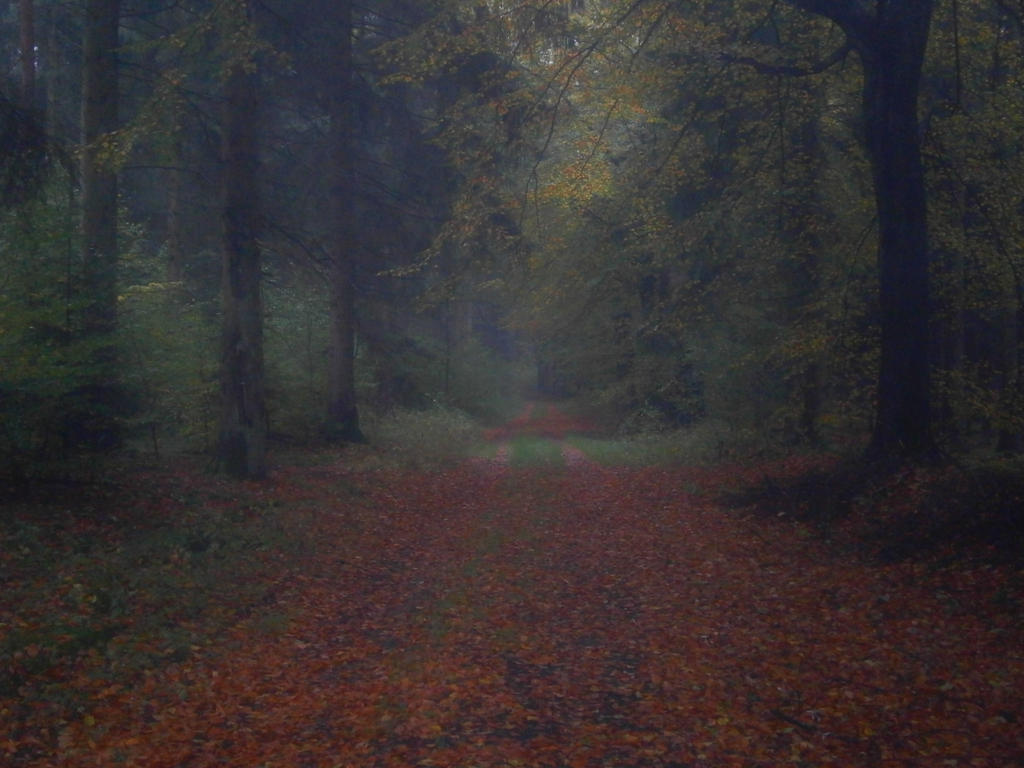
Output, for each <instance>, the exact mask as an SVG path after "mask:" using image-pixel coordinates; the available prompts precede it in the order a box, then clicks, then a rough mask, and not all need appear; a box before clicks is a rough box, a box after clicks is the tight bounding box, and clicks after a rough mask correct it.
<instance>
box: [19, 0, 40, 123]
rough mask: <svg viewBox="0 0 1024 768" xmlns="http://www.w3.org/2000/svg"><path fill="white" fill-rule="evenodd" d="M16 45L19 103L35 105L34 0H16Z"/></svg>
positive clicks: (30, 106)
mask: <svg viewBox="0 0 1024 768" xmlns="http://www.w3.org/2000/svg"><path fill="white" fill-rule="evenodd" d="M18 30H19V35H18V47H19V49H20V50H19V54H20V58H21V103H22V105H23V106H24V107H25V108H26V109H34V108H35V106H36V22H35V2H34V0H18Z"/></svg>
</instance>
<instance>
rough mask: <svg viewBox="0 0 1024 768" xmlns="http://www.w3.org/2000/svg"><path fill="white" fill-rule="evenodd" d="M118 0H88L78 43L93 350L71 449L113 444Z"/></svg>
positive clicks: (86, 314)
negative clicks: (106, 147) (105, 151)
mask: <svg viewBox="0 0 1024 768" xmlns="http://www.w3.org/2000/svg"><path fill="white" fill-rule="evenodd" d="M120 10H121V9H120V2H119V0H89V1H88V3H87V4H86V10H85V29H84V37H83V44H82V145H83V146H82V155H81V157H82V159H81V184H82V219H81V221H82V227H81V228H82V268H83V269H82V291H83V294H84V302H83V308H82V316H81V323H80V328H79V330H80V332H81V334H82V335H83V337H85V338H87V339H89V340H90V344H92V345H93V347H94V352H92V353H91V359H90V361H89V368H90V369H91V371H92V374H91V375H90V376H89V377H88V378H89V381H88V383H86V384H85V385H84V386H83V388H82V390H81V391H80V392H79V393H78V396H79V402H78V404H77V405H76V406H75V409H76V410H78V409H81V411H82V412H81V413H76V414H74V415H72V416H70V418H69V422H68V439H69V441H70V442H71V443H72V444H73V445H74V446H76V447H87V448H110V447H114V446H116V445H117V444H118V443H119V442H120V432H119V428H118V421H117V416H118V410H119V408H120V407H121V406H122V403H121V398H122V395H123V393H122V392H121V390H120V387H119V384H118V377H117V373H116V371H117V350H116V346H115V343H114V338H113V334H114V331H115V330H116V329H117V172H116V171H115V170H114V168H113V167H112V166H111V164H110V162H109V159H108V158H104V157H103V155H102V152H101V149H100V143H101V139H102V138H103V137H104V136H107V135H109V134H111V133H113V132H114V131H115V130H117V127H118V82H117V75H118V71H117V46H118V26H119V21H120Z"/></svg>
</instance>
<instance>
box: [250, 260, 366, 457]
mask: <svg viewBox="0 0 1024 768" xmlns="http://www.w3.org/2000/svg"><path fill="white" fill-rule="evenodd" d="M264 306H265V312H266V321H265V324H264V357H265V365H266V377H267V408H268V409H269V411H270V429H271V432H272V433H275V434H285V435H288V436H290V437H293V438H299V439H302V440H306V441H309V440H313V439H315V438H316V437H317V435H318V434H319V430H320V427H321V425H322V423H323V419H324V412H325V409H326V402H327V400H326V397H327V350H328V346H329V344H330V341H329V338H328V327H327V320H328V317H329V307H328V297H327V291H326V288H325V285H324V283H323V282H322V281H318V280H315V279H313V278H310V276H308V275H304V274H302V273H299V274H293V275H288V274H282V275H280V276H279V275H277V274H273V277H272V279H268V280H266V281H265V289H264ZM356 364H357V370H358V371H359V374H360V375H362V374H363V369H364V366H363V365H362V359H361V356H357V363H356Z"/></svg>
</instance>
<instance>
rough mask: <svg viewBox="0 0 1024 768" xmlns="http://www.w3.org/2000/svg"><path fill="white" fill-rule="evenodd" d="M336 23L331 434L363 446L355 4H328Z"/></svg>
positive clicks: (332, 47) (330, 103)
mask: <svg viewBox="0 0 1024 768" xmlns="http://www.w3.org/2000/svg"><path fill="white" fill-rule="evenodd" d="M328 7H329V8H330V11H329V13H328V14H327V16H326V18H325V20H328V21H330V22H333V23H332V24H331V28H332V30H333V32H334V39H332V40H331V41H330V44H329V45H328V46H327V54H328V55H327V57H326V66H325V67H324V74H325V75H326V78H327V94H326V99H327V112H328V119H329V120H330V129H329V130H330V134H329V147H328V156H327V158H326V161H327V165H326V173H327V175H328V184H329V187H328V204H329V212H330V213H329V216H330V219H329V232H328V258H329V263H328V267H327V272H328V284H329V286H330V293H331V317H330V340H331V344H330V350H329V352H328V361H327V428H326V433H327V435H328V437H329V438H331V439H333V440H345V441H356V442H359V441H363V440H365V438H364V436H363V433H362V431H361V430H360V429H359V409H358V406H357V403H356V385H355V362H356V360H355V286H354V283H353V281H354V277H355V255H356V244H357V239H356V231H357V225H356V218H355V217H356V211H355V206H354V192H355V178H354V175H353V167H354V160H353V154H354V149H355V142H354V118H355V73H354V69H353V61H352V3H351V0H338V1H337V2H332V3H328Z"/></svg>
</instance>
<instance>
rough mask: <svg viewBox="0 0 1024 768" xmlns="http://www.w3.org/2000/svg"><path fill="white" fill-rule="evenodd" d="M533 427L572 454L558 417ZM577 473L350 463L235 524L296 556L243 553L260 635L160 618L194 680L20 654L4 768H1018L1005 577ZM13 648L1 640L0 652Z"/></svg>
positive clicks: (1018, 703) (1008, 579)
mask: <svg viewBox="0 0 1024 768" xmlns="http://www.w3.org/2000/svg"><path fill="white" fill-rule="evenodd" d="M535 418H536V419H543V418H544V415H543V414H541V415H540V416H537V417H535ZM523 421H524V423H525V424H530V425H531V428H532V429H534V431H535V432H536V433H537V434H541V435H546V434H550V435H553V436H555V437H556V439H557V437H558V436H560V434H564V430H563V426H564V424H563V422H564V419H563V420H562V422H560V423H559V424H558V425H556V426H552V427H550V428H547V427H545V425H543V424H541V425H539V426H538V425H536V424H535V423H533V422H532V421H531V420H530V419H529V418H525V419H524V420H523ZM508 434H510V433H509V432H506V433H502V434H499V435H497V436H496V439H498V440H504V439H507V437H508ZM503 455H506V454H504V453H502V452H500V451H499V453H498V456H499V457H501V456H503ZM565 455H566V457H567V458H568V459H569V461H567V462H566V463H565V464H564V465H560V466H552V465H550V464H545V465H544V466H534V467H531V466H519V465H510V464H508V463H507V461H503V460H500V458H499V460H494V461H486V462H481V461H467V462H465V463H462V464H460V465H457V466H452V467H449V468H447V469H444V470H440V471H433V472H423V471H405V470H402V469H399V468H394V467H392V468H387V467H375V468H373V469H371V470H366V471H364V470H360V469H358V468H353V467H351V466H347V465H346V464H345V462H344V460H343V459H342V460H337V461H335V462H333V463H330V462H326V463H320V464H319V465H317V466H294V467H282V468H280V469H279V470H278V471H277V472H276V473H275V475H274V477H273V479H272V480H271V481H270V483H268V484H267V485H265V486H260V487H251V488H246V489H244V490H243V491H241V492H238V493H236V494H235V495H234V496H232V497H230V498H228V497H224V496H222V497H220V499H219V501H217V502H216V503H218V504H220V505H222V506H223V507H225V508H229V509H232V510H235V511H236V512H240V513H244V512H245V510H246V509H249V510H252V509H257V510H263V511H262V512H259V514H264V515H265V514H268V513H266V510H267V509H270V510H272V516H273V517H274V519H276V520H278V521H279V523H280V524H282V525H284V526H286V527H292V528H295V529H301V531H302V535H301V546H296V547H293V548H292V549H291V550H290V551H285V552H282V551H280V550H274V549H273V548H265V549H262V550H260V551H259V552H256V553H254V555H253V556H254V557H255V558H256V559H258V560H259V561H260V563H261V564H260V566H259V567H258V568H250V569H248V570H247V571H246V572H245V573H238V574H237V579H238V588H239V589H240V590H242V589H243V588H244V589H245V590H246V594H247V595H249V596H250V597H249V598H247V600H248V603H247V605H248V606H249V607H248V608H247V609H246V610H238V611H234V612H233V611H232V610H230V609H231V589H227V590H224V591H223V592H218V593H217V594H216V595H215V596H214V598H213V601H214V603H215V605H214V606H213V607H212V608H209V609H208V610H206V611H205V612H203V613H201V614H198V615H196V616H193V617H189V616H180V615H176V616H173V617H168V621H173V622H175V623H177V625H178V626H179V628H180V629H182V630H183V631H182V633H181V637H180V639H179V642H178V645H177V646H176V648H177V651H178V652H176V653H164V652H159V653H158V652H155V651H154V652H150V653H149V655H148V656H145V658H146V659H147V661H146V662H145V663H139V664H137V665H135V666H131V665H127V664H125V663H122V664H121V666H120V667H117V668H115V667H113V666H112V665H111V663H110V659H111V658H113V657H115V654H114V650H115V649H117V648H122V649H123V648H126V647H134V648H136V649H137V652H138V653H139V654H144V653H145V652H147V648H148V647H149V646H150V645H153V644H154V643H155V642H156V639H155V638H152V637H147V636H145V635H142V634H140V633H139V632H138V631H136V628H137V627H140V626H144V621H143V620H142V618H141V617H140V616H139V615H137V614H136V613H133V610H132V609H125V610H124V611H123V612H122V613H121V614H120V615H119V617H118V621H117V622H112V623H111V626H110V627H109V629H108V636H107V637H105V638H96V639H95V641H94V642H92V643H89V644H85V645H82V646H81V648H80V649H76V650H75V652H73V653H72V652H70V651H69V652H68V653H66V654H65V655H64V657H63V658H61V659H60V660H59V662H56V663H53V664H52V665H48V666H37V667H32V665H31V664H29V663H28V661H29V660H30V657H31V656H32V654H33V653H35V654H36V655H38V654H40V653H43V654H45V653H46V650H45V648H41V647H39V645H40V643H43V644H45V643H46V642H59V640H55V639H54V638H45V637H44V638H41V639H40V640H39V641H37V642H35V643H33V644H29V645H27V646H25V647H22V648H19V649H18V650H17V651H12V652H11V653H10V654H8V657H5V658H4V661H5V663H6V664H7V665H8V667H10V668H13V667H14V666H15V665H21V666H20V667H19V669H22V674H21V676H20V677H19V678H18V679H17V680H18V684H17V685H14V686H8V687H7V688H5V689H3V690H2V691H0V715H2V720H0V722H2V723H3V725H2V726H0V728H2V730H0V761H4V762H5V764H8V765H11V766H40V767H42V766H83V767H84V766H108V765H110V766H113V765H137V766H150V767H153V768H161V767H164V766H166V767H167V768H172V767H181V768H185V767H186V766H187V767H189V768H191V767H193V766H194V767H195V768H199V767H201V766H215V765H216V766H222V765H239V766H353V767H355V766H359V767H360V768H362V767H364V766H380V767H381V768H384V767H386V766H466V767H467V768H469V767H470V766H472V767H474V768H476V767H480V768H483V767H485V766H494V767H498V766H550V767H551V768H561V767H563V766H565V767H571V768H591V767H593V768H597V767H598V766H623V767H625V766H637V767H642V766H651V767H659V768H680V767H681V766H687V767H692V766H778V765H795V766H881V767H885V768H888V767H889V766H892V767H893V768H895V767H896V766H925V765H927V766H940V765H962V766H977V767H978V768H997V767H998V768H1004V767H1006V766H1019V765H1024V737H1022V734H1024V726H1022V723H1021V721H1020V718H1021V713H1022V711H1024V708H1022V703H1024V702H1022V699H1024V694H1022V691H1024V651H1022V649H1024V623H1022V612H1021V605H1022V597H1024V594H1022V593H1024V588H1022V579H1021V577H1020V571H1019V570H1017V569H1016V568H1015V567H1014V566H1012V565H1010V564H1002V565H993V564H991V563H985V562H982V561H971V560H965V561H956V562H953V563H945V564H937V563H935V562H929V561H905V562H898V563H886V564H881V565H880V564H878V563H875V562H870V561H867V560H865V559H863V558H858V557H857V556H856V555H855V554H853V553H844V552H838V551H836V549H835V548H834V547H830V546H828V545H827V544H826V543H825V542H823V541H821V540H820V539H819V538H818V537H815V536H812V535H804V534H803V533H802V530H803V529H802V528H801V527H800V525H799V523H798V522H796V521H792V522H790V521H781V522H780V521H778V520H773V519H766V518H765V517H764V516H758V515H755V514H747V513H746V512H744V511H743V510H735V509H729V508H725V507H723V506H721V505H720V504H719V503H718V502H716V500H715V498H716V496H715V493H713V491H714V490H715V489H721V488H728V487H734V486H735V485H736V483H737V482H739V481H741V480H743V478H742V477H740V475H741V474H742V471H744V470H739V469H738V468H736V467H711V468H701V469H698V468H679V467H675V468H672V467H641V468H636V467H631V468H623V467H609V466H603V465H598V464H593V463H589V462H587V461H586V460H585V457H582V456H580V455H579V454H578V453H577V452H574V451H569V452H567V453H565ZM800 469H801V467H800V466H799V464H798V463H796V462H793V463H791V464H790V465H788V469H787V470H786V471H791V472H794V473H795V472H799V471H800ZM175 482H176V483H178V484H179V486H178V490H179V491H180V490H181V489H183V488H192V489H193V490H195V489H196V488H201V487H203V485H204V484H207V485H208V484H210V483H214V482H216V481H213V480H210V479H208V478H202V477H196V476H194V475H182V476H180V477H178V478H177V480H173V481H172V480H165V481H164V483H165V484H164V485H163V486H158V487H156V489H155V497H151V498H150V500H149V503H150V504H151V505H152V506H153V507H159V508H161V509H162V510H163V511H164V512H163V513H164V514H170V515H174V514H177V513H178V508H177V506H176V505H180V502H173V501H171V500H170V499H172V498H173V497H174V494H171V493H169V491H170V487H171V486H173V485H174V483H175ZM168 484H169V485H168ZM207 490H208V491H209V490H210V489H209V488H207ZM220 490H221V491H222V492H223V491H224V489H223V488H221V489H220ZM161 494H164V495H161ZM210 498H211V496H210V494H208V497H207V500H208V501H209V499H210ZM254 505H255V506H254ZM253 514H256V513H253ZM292 533H293V534H294V531H293V532H292ZM201 543H202V542H200V543H196V544H195V545H194V546H199V545H200V544H201ZM208 546H209V545H208ZM184 551H186V552H188V551H189V550H188V542H185V544H184ZM218 578H219V579H221V580H227V583H228V586H231V579H232V578H233V574H231V573H220V574H219V576H218ZM253 581H255V582H258V585H259V588H258V589H257V590H255V591H254V590H253V589H252V584H251V582H253ZM247 584H248V586H246V585H247ZM69 589H71V588H69ZM254 594H258V595H260V596H262V597H260V599H258V600H254V599H252V597H251V596H252V595H254ZM142 607H144V606H140V610H141V608H142ZM214 617H215V618H216V626H215V627H214V628H208V631H204V629H203V626H202V623H203V622H210V621H213V620H214ZM18 621H19V619H18V617H16V616H8V615H6V614H5V616H4V622H5V626H4V627H3V629H4V631H5V632H6V637H8V638H9V637H10V635H11V632H12V629H11V627H12V626H15V625H17V623H18ZM23 623H24V622H23ZM190 625H195V627H194V631H191V633H189V632H188V631H184V630H189V628H190ZM190 637H191V638H192V639H193V641H194V642H190V641H189V638H190ZM33 646H36V647H33ZM12 647H13V646H12ZM19 653H20V656H18V658H14V657H15V656H16V655H18V654H19ZM117 658H127V656H125V655H124V654H122V655H121V656H117ZM129 667H130V668H129ZM25 669H28V670H29V671H28V672H26V671H24V670H25ZM55 691H60V692H61V696H59V697H57V696H55V694H54V692H55ZM44 692H46V693H47V695H46V696H43V693H44ZM57 699H60V702H61V703H60V704H59V705H57V704H55V703H54V701H55V700H57Z"/></svg>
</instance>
